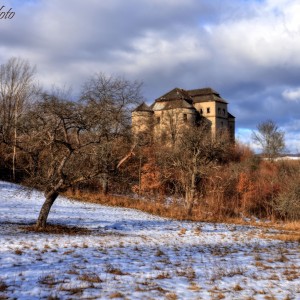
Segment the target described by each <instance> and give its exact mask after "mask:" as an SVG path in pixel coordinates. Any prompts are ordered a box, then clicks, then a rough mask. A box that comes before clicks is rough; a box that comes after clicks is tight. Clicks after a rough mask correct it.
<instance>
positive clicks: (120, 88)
mask: <svg viewBox="0 0 300 300" xmlns="http://www.w3.org/2000/svg"><path fill="white" fill-rule="evenodd" d="M33 74H34V70H33V69H32V68H31V67H30V65H29V64H28V63H26V62H24V61H22V60H19V59H11V60H10V61H9V62H8V63H7V64H5V65H1V69H0V171H1V173H0V176H1V179H5V180H11V181H14V182H21V183H24V184H26V185H29V186H31V187H35V188H39V189H40V190H42V191H44V194H45V203H44V205H43V206H42V208H41V212H40V216H39V219H38V221H37V227H45V226H46V221H47V216H48V213H49V211H50V209H51V206H52V204H53V202H54V201H55V199H56V198H57V196H58V195H59V194H61V193H67V194H68V195H71V196H73V197H76V198H79V199H85V200H93V201H96V202H99V203H105V204H111V205H121V206H128V207H135V208H139V209H143V210H146V211H149V212H152V213H155V214H159V215H163V216H169V217H173V218H178V219H189V220H225V219H228V218H240V217H247V218H260V219H262V218H267V219H272V220H299V219H300V188H299V186H300V185H299V182H300V163H299V162H298V161H275V160H268V161H266V160H262V159H260V157H259V156H257V155H255V154H254V153H253V152H252V151H251V150H250V149H249V148H248V147H247V146H245V145H242V144H240V143H235V144H233V143H232V141H230V139H229V137H228V136H227V134H226V132H223V133H220V135H218V136H216V137H215V138H212V136H211V133H210V130H209V128H208V127H207V124H205V123H201V122H200V123H199V124H198V125H197V126H196V127H195V128H194V129H188V130H185V129H180V128H179V129H180V130H179V131H178V132H180V134H178V135H177V139H176V141H175V140H174V141H173V143H170V144H167V145H166V144H163V143H160V142H158V141H153V140H152V139H151V137H150V138H149V137H147V138H146V139H145V137H144V138H143V139H138V138H137V137H132V135H131V126H130V111H131V109H132V108H133V107H134V106H136V105H137V104H138V103H140V102H141V100H142V97H141V95H140V84H139V83H137V82H129V81H127V80H125V79H123V78H113V77H107V76H105V75H104V74H96V75H95V76H93V77H92V78H90V80H88V81H87V82H86V83H85V85H83V89H82V92H81V95H80V99H78V101H77V102H74V101H70V100H69V99H68V97H67V96H65V95H63V94H60V93H54V92H52V93H46V92H44V91H42V89H41V88H37V87H36V86H35V85H34V80H33V78H32V77H33ZM17 75H18V76H17ZM25 75H26V76H25ZM25 79H26V80H25ZM170 125H172V126H174V124H171V123H170ZM171 129H174V128H171Z"/></svg>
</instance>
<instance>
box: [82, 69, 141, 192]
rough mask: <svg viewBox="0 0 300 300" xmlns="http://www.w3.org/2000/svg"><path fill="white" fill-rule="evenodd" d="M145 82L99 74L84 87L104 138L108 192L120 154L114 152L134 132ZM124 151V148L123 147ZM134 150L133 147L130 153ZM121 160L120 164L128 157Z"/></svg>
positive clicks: (85, 99) (104, 178)
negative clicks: (133, 115)
mask: <svg viewBox="0 0 300 300" xmlns="http://www.w3.org/2000/svg"><path fill="white" fill-rule="evenodd" d="M141 85H142V84H141V83H140V82H137V81H134V82H131V81H128V80H126V79H124V78H121V77H112V76H110V77H109V76H106V75H105V74H103V73H98V74H95V75H94V76H93V77H92V78H90V79H89V80H88V81H87V82H86V83H85V84H84V86H83V90H82V95H81V101H82V103H84V104H85V106H86V110H87V113H88V115H89V118H90V120H91V122H92V123H95V124H97V130H98V131H99V133H101V135H102V137H103V140H104V141H103V143H102V148H101V151H102V155H101V164H102V166H103V172H102V177H101V180H102V189H103V193H104V194H106V193H107V192H108V184H109V179H110V177H111V174H112V173H114V170H115V165H116V161H117V160H118V156H119V155H118V153H115V152H114V151H113V148H115V147H113V146H115V143H116V139H121V138H123V139H128V138H129V136H130V134H131V111H132V109H133V108H134V107H135V106H136V105H137V104H139V103H140V102H141V101H142V100H143V98H142V96H141ZM119 150H120V149H119ZM131 152H132V148H131V150H129V153H131ZM127 157H129V156H125V157H124V159H123V160H122V161H121V162H119V163H118V166H120V164H121V163H123V162H124V161H125V160H126V158H127Z"/></svg>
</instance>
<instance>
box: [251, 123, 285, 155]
mask: <svg viewBox="0 0 300 300" xmlns="http://www.w3.org/2000/svg"><path fill="white" fill-rule="evenodd" d="M252 139H253V141H254V143H256V144H258V145H259V146H260V147H261V148H262V151H263V154H265V155H266V156H267V158H268V159H269V160H273V159H274V158H275V157H276V156H278V155H279V154H281V153H282V152H283V151H284V149H285V141H284V132H283V131H281V130H279V128H278V126H277V125H276V124H275V122H273V121H272V120H268V121H265V122H262V123H260V124H258V126H257V131H253V133H252Z"/></svg>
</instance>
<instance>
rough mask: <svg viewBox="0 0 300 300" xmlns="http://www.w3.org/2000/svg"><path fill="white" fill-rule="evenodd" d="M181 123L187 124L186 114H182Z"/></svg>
mask: <svg viewBox="0 0 300 300" xmlns="http://www.w3.org/2000/svg"><path fill="white" fill-rule="evenodd" d="M183 122H184V123H186V122H187V114H183Z"/></svg>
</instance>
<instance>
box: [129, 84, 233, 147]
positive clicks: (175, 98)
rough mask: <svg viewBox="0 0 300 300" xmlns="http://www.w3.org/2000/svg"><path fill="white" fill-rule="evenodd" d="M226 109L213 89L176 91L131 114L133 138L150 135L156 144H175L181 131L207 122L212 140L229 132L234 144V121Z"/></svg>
mask: <svg viewBox="0 0 300 300" xmlns="http://www.w3.org/2000/svg"><path fill="white" fill-rule="evenodd" d="M227 105H228V103H227V102H226V101H225V100H224V99H223V98H222V97H221V96H220V94H219V93H218V92H216V91H215V90H213V89H211V88H202V89H195V90H183V89H179V88H174V89H173V90H171V91H170V92H168V93H166V94H164V95H163V96H161V97H159V98H157V99H156V100H155V101H154V103H153V104H152V105H150V106H148V105H147V104H145V103H142V104H141V105H139V106H138V107H137V108H136V109H135V110H134V111H133V112H132V132H133V135H134V136H139V135H150V136H151V138H153V139H154V140H160V141H161V142H168V141H172V142H173V143H175V142H176V138H177V137H178V134H180V130H182V128H186V127H187V126H188V127H193V126H196V124H198V123H199V121H200V120H205V121H206V122H208V123H209V125H210V129H211V133H212V136H216V134H217V132H220V131H222V130H227V131H228V132H229V135H230V137H231V139H232V140H234V135H235V117H234V116H233V115H231V114H230V113H229V112H228V109H227Z"/></svg>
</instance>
